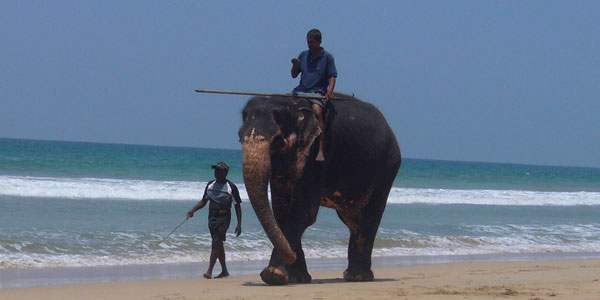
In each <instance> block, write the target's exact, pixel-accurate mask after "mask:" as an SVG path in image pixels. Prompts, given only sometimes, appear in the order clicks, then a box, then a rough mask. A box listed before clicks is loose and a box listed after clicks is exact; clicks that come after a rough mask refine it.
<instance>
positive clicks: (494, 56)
mask: <svg viewBox="0 0 600 300" xmlns="http://www.w3.org/2000/svg"><path fill="white" fill-rule="evenodd" d="M599 12H600V2H598V1H560V2H555V1H428V2H423V1H410V2H409V1H402V2H400V1H379V2H376V4H372V3H371V1H369V2H363V3H362V4H361V3H358V4H355V3H352V4H350V3H349V2H346V1H340V2H338V1H300V2H299V1H285V2H283V1H269V2H263V1H260V2H256V1H225V2H223V1H218V2H216V1H215V2H204V1H161V2H151V1H95V2H92V1H2V2H0V137H5V138H28V139H47V140H71V141H91V142H111V143H131V144H151V145H170V146H193V147H209V148H233V149H239V148H240V145H239V143H238V138H237V129H238V127H239V126H240V124H241V121H240V111H241V109H242V107H243V105H244V104H245V102H246V100H247V99H248V97H245V96H225V95H209V94H198V93H195V92H194V89H198V88H205V89H227V90H242V91H259V92H288V91H290V90H291V89H292V88H293V87H294V86H296V85H297V82H298V80H297V79H292V78H291V77H290V66H291V64H290V59H291V58H292V57H294V56H297V55H298V54H299V53H300V51H301V50H304V49H306V40H305V36H306V32H307V31H308V30H309V29H311V28H319V29H320V30H321V31H322V32H323V44H322V45H323V46H324V47H325V49H326V50H328V51H329V52H331V53H333V55H334V57H335V59H336V65H337V69H338V73H339V77H338V81H337V82H338V83H337V86H336V90H337V91H341V92H348V93H354V94H355V95H356V96H358V97H359V98H361V99H363V100H365V101H368V102H371V103H373V104H375V105H376V106H378V107H379V109H380V110H381V111H382V112H383V114H384V115H385V116H386V118H387V120H388V122H389V123H390V125H391V126H392V128H393V129H394V132H395V133H396V136H397V137H398V141H399V143H400V147H401V149H402V152H403V155H404V156H405V157H409V158H430V159H445V160H466V161H493V162H514V163H528V164H547V165H575V166H593V167H600V18H599V17H598V13H599Z"/></svg>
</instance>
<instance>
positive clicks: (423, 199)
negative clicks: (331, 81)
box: [0, 175, 600, 206]
mask: <svg viewBox="0 0 600 300" xmlns="http://www.w3.org/2000/svg"><path fill="white" fill-rule="evenodd" d="M205 185H206V182H190V181H156V180H133V179H101V178H54V177H29V176H7V175H0V196H1V195H6V196H17V197H36V198H68V199H128V200H197V199H198V198H199V197H200V196H201V194H202V192H203V190H204V186H205ZM238 188H239V190H240V196H241V197H242V199H243V200H247V199H248V195H247V193H246V189H245V186H244V185H243V184H238ZM388 203H398V204H410V203H425V204H477V205H536V206H540V205H562V206H564V205H600V192H542V191H518V190H451V189H416V188H399V187H393V188H392V190H391V192H390V195H389V197H388Z"/></svg>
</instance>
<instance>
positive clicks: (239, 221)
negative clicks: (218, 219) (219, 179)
mask: <svg viewBox="0 0 600 300" xmlns="http://www.w3.org/2000/svg"><path fill="white" fill-rule="evenodd" d="M231 186H232V189H231V193H232V194H233V198H234V202H235V215H236V216H237V226H236V227H235V236H240V234H242V206H241V205H240V203H242V198H240V191H238V189H237V186H235V184H232V185H231Z"/></svg>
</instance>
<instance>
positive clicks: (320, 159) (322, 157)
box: [315, 152, 325, 162]
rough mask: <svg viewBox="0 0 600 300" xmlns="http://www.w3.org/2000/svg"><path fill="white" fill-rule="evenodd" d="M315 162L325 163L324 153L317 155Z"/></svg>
mask: <svg viewBox="0 0 600 300" xmlns="http://www.w3.org/2000/svg"><path fill="white" fill-rule="evenodd" d="M315 160H316V161H320V162H322V161H325V157H324V156H323V152H319V153H318V154H317V158H316V159H315Z"/></svg>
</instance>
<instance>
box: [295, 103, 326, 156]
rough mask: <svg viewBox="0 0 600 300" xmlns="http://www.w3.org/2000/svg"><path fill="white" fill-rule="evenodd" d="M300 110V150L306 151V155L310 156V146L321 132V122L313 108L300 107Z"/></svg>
mask: <svg viewBox="0 0 600 300" xmlns="http://www.w3.org/2000/svg"><path fill="white" fill-rule="evenodd" d="M298 110H299V111H300V113H299V114H298V150H299V152H305V155H306V156H308V151H309V150H310V146H311V145H312V143H313V142H314V141H315V139H316V138H317V137H318V136H319V134H321V129H319V122H318V121H317V117H316V116H315V113H314V112H313V111H312V109H310V108H307V107H300V108H299V109H298Z"/></svg>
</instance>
